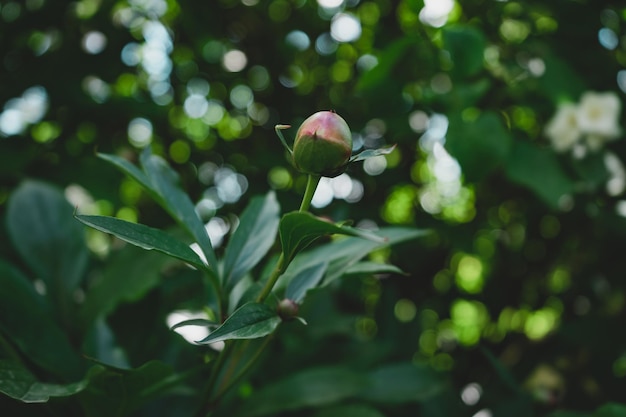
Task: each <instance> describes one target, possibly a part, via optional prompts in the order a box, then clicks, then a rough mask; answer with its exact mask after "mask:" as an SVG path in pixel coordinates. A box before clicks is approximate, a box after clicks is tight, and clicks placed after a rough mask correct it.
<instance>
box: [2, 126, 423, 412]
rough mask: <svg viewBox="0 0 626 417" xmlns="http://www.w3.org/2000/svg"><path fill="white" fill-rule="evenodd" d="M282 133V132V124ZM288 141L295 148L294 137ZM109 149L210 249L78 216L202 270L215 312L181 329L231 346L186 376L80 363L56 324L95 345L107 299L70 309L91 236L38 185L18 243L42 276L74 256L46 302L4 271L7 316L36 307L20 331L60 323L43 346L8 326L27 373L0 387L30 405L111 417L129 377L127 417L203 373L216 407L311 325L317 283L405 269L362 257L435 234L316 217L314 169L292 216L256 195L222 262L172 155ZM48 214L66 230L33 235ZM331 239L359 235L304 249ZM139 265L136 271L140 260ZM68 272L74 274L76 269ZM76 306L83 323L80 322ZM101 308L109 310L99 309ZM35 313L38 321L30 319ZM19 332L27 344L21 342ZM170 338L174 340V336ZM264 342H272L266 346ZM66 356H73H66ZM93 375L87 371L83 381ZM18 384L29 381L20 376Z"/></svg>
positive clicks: (19, 219)
mask: <svg viewBox="0 0 626 417" xmlns="http://www.w3.org/2000/svg"><path fill="white" fill-rule="evenodd" d="M277 132H280V130H279V129H277ZM280 136H281V140H282V141H283V143H285V145H286V142H285V141H284V138H283V137H282V135H280ZM322 139H323V138H322ZM314 151H315V150H314ZM388 151H389V150H385V149H383V150H378V151H367V152H366V153H364V154H360V155H357V156H355V157H353V158H351V161H356V160H361V159H365V158H367V157H369V156H371V155H379V154H382V153H385V152H388ZM99 156H100V157H101V158H102V159H104V160H106V161H108V162H110V163H112V164H113V165H115V166H116V167H117V168H119V169H120V170H121V171H122V172H124V173H125V174H126V175H128V176H130V177H131V178H132V179H134V180H135V181H137V182H138V183H139V184H141V185H142V186H143V188H144V189H145V190H146V191H147V193H148V194H149V195H150V196H151V197H152V198H153V199H154V200H155V201H156V202H157V203H158V204H159V205H161V207H162V208H163V209H165V211H166V212H168V213H169V214H170V215H171V216H172V218H173V219H174V220H175V221H176V223H177V224H178V226H179V228H180V230H181V231H184V232H185V234H186V235H187V237H188V242H189V243H191V242H193V243H196V244H197V246H198V247H199V251H198V252H195V251H194V250H193V249H192V248H191V247H190V244H189V243H186V242H185V241H184V240H182V239H180V238H179V237H175V236H174V235H173V234H172V233H169V232H166V231H163V230H159V229H156V228H152V227H149V226H146V225H142V224H137V223H132V222H128V221H125V220H121V219H118V218H114V217H107V216H94V215H84V214H80V213H75V215H74V217H75V218H76V219H77V220H79V221H80V222H82V223H83V224H85V225H87V226H90V227H91V228H94V229H97V230H100V231H102V232H106V233H109V234H112V235H114V236H116V237H117V238H119V239H121V240H122V241H125V242H128V243H130V244H132V245H134V246H138V247H140V248H142V249H146V250H153V251H156V252H160V253H162V254H165V255H168V256H169V257H171V258H174V259H176V260H177V261H179V262H182V263H184V264H186V265H187V266H188V267H190V268H193V270H194V271H195V272H198V273H199V274H200V279H202V280H203V285H202V287H203V288H205V289H206V293H205V294H203V295H202V297H201V299H203V300H206V303H205V305H204V311H205V312H206V318H203V319H193V320H186V321H182V322H179V323H177V324H176V325H175V326H173V329H177V328H180V327H182V326H203V327H206V328H207V329H209V334H208V336H207V337H205V338H204V339H202V340H198V341H197V343H198V344H200V345H211V346H213V347H215V346H216V345H215V344H216V343H218V342H225V344H224V345H223V348H222V349H208V351H207V353H206V354H207V356H206V360H207V364H206V365H202V366H199V367H196V368H194V369H187V370H186V371H184V372H181V373H175V372H173V371H172V369H171V368H169V367H168V366H167V365H165V364H164V363H162V362H160V361H151V362H148V363H145V364H144V365H142V366H140V367H139V368H136V369H122V368H120V367H119V363H116V362H112V363H107V360H106V358H103V359H98V360H96V359H92V360H91V362H92V366H91V367H90V366H89V361H85V360H83V359H82V358H80V356H79V354H78V351H77V350H76V348H75V346H72V343H71V341H65V339H64V338H63V337H62V336H63V331H62V330H60V329H59V330H56V329H57V327H55V326H56V325H57V324H58V325H59V326H60V327H61V328H63V329H65V330H68V329H73V328H75V331H74V332H73V333H72V334H71V335H73V336H74V337H75V338H76V339H78V340H81V339H82V340H83V342H82V345H83V346H84V343H85V340H87V339H88V338H87V336H86V334H87V333H88V330H89V329H90V328H92V326H94V322H95V326H96V328H97V327H98V321H97V319H98V318H99V317H101V316H102V314H104V313H105V311H103V310H104V309H103V308H98V307H94V306H93V304H90V301H91V300H93V299H96V300H97V297H95V298H92V297H90V295H89V293H88V294H87V295H86V297H85V298H86V301H87V302H86V303H82V304H81V303H74V305H72V307H71V308H68V307H66V305H67V304H68V303H67V302H66V298H67V297H69V296H70V295H71V293H72V291H73V290H74V289H75V288H76V287H77V286H78V284H79V283H80V282H81V277H83V276H84V274H85V264H86V255H87V252H86V249H85V247H84V244H83V243H82V241H81V239H82V234H81V231H80V230H79V229H77V228H76V224H74V223H70V224H68V219H70V217H69V215H68V214H69V213H68V209H69V207H68V204H67V202H65V201H64V199H63V198H62V196H60V195H59V193H58V192H57V191H55V190H54V189H50V188H49V187H47V186H44V185H41V184H39V185H34V184H30V183H27V184H26V185H25V186H24V187H23V188H22V190H21V192H18V193H16V194H15V195H14V196H13V198H12V201H11V204H10V206H9V208H10V210H9V225H10V229H11V231H12V234H13V237H14V241H15V243H16V246H17V248H18V250H19V251H20V253H21V254H22V255H23V258H24V259H25V260H26V261H27V262H28V263H29V264H30V265H31V266H32V268H33V270H35V271H37V272H40V273H42V274H44V273H46V272H49V271H52V269H51V268H50V265H53V264H54V263H55V262H56V261H57V260H58V259H57V258H56V256H58V255H59V253H64V254H65V256H64V257H63V258H62V259H61V261H63V260H66V262H65V263H62V264H61V266H62V267H63V268H59V270H58V271H54V272H56V274H55V275H54V276H53V277H50V278H48V277H47V275H46V274H44V275H42V278H43V279H45V280H46V281H45V283H46V288H47V289H48V294H47V296H48V297H47V299H46V300H45V306H44V305H43V304H44V300H40V298H41V296H39V295H38V294H37V293H36V292H35V291H34V289H33V286H32V284H30V283H28V281H27V279H25V278H24V277H22V276H21V275H20V273H19V272H18V271H17V270H16V269H14V268H13V267H12V266H10V265H8V264H7V265H5V264H2V267H3V269H5V271H4V272H5V274H3V279H4V280H5V281H6V283H5V288H7V289H8V292H5V293H4V295H5V296H4V297H3V298H4V300H3V301H6V303H4V304H3V305H4V307H5V309H4V310H3V317H8V315H9V314H11V313H15V312H16V311H17V310H19V308H18V306H17V305H16V304H15V303H16V302H19V303H23V304H24V305H26V306H29V307H28V309H29V310H30V313H31V314H30V315H29V316H25V317H22V318H21V319H20V320H18V323H19V325H20V326H23V325H24V324H28V325H29V326H32V327H33V328H38V324H39V323H38V320H39V319H37V318H36V317H37V315H42V316H44V317H45V319H46V320H50V323H48V322H46V326H47V333H46V334H45V335H48V336H49V337H47V338H46V340H45V341H46V347H45V348H43V347H42V345H41V344H38V343H37V341H36V340H37V337H41V335H38V336H35V335H34V334H32V333H20V331H19V327H16V328H15V329H14V328H11V327H10V325H11V322H10V321H8V320H3V321H2V322H1V324H3V326H4V327H3V329H4V330H5V332H6V334H7V336H8V337H9V338H8V340H7V339H3V346H4V347H5V348H6V349H7V351H9V352H10V353H11V352H12V356H13V358H12V359H13V360H7V361H3V362H2V363H3V366H4V368H3V369H2V372H4V375H9V374H11V375H18V378H17V379H15V378H12V379H14V381H13V382H12V383H4V384H2V385H0V389H2V391H3V392H5V393H6V394H8V395H9V396H11V397H13V398H16V399H19V400H22V401H24V402H45V401H47V400H48V399H49V398H50V397H55V396H73V395H78V397H79V398H83V399H87V400H85V401H84V402H83V406H84V409H85V412H86V413H87V414H88V415H102V412H101V411H97V409H96V408H95V407H96V406H97V404H99V402H100V401H101V400H97V398H98V392H97V391H98V390H102V392H105V393H109V394H111V393H114V392H115V390H117V389H119V387H118V385H117V384H116V383H114V384H111V385H110V382H111V380H118V382H120V383H121V384H122V386H124V387H126V388H125V389H128V390H129V391H128V392H127V397H128V398H127V399H126V400H125V401H124V403H123V406H121V408H118V410H117V412H116V413H117V414H116V415H125V414H127V412H130V411H132V410H133V409H135V408H137V407H138V406H139V405H140V404H141V403H142V402H144V401H146V400H148V399H151V398H154V396H158V395H160V394H161V393H163V392H165V391H168V390H170V389H172V388H173V387H176V386H178V385H179V384H181V383H183V382H184V381H186V380H188V379H189V378H192V377H194V376H196V375H197V374H198V373H201V374H202V375H204V377H203V378H201V382H200V388H199V389H197V390H196V393H197V395H198V397H197V398H196V400H194V401H193V402H194V403H198V404H199V410H200V411H199V412H198V414H199V415H206V414H210V413H211V412H212V411H213V410H214V409H215V408H216V407H218V406H219V403H220V400H221V399H222V398H223V397H224V396H225V395H226V394H227V393H228V392H229V390H231V389H232V387H233V386H235V385H237V383H239V382H240V381H241V379H242V378H243V377H244V376H246V375H247V373H248V371H249V370H250V368H251V367H252V366H253V365H254V364H255V361H256V360H257V359H258V357H259V356H260V355H261V353H262V352H263V350H264V349H265V348H266V346H267V344H268V343H269V342H270V340H271V335H272V334H273V333H274V332H275V331H276V329H277V328H278V327H279V326H280V325H281V323H283V322H285V321H291V320H292V319H294V318H298V319H299V321H300V322H304V320H303V319H302V318H299V317H297V310H298V306H299V305H300V304H302V303H303V302H304V301H305V299H306V297H307V293H308V292H309V291H310V290H312V289H314V288H318V287H324V286H328V285H331V284H333V282H334V281H336V280H337V279H339V278H340V277H341V276H343V275H344V274H346V273H350V271H360V273H363V272H365V273H367V274H376V273H383V272H384V273H389V272H393V273H401V271H400V270H399V269H398V268H395V267H393V266H391V265H387V264H379V263H372V262H369V261H363V258H364V257H365V256H366V255H367V254H368V253H370V252H372V251H374V250H377V249H380V248H382V247H385V246H387V245H390V244H394V243H398V242H402V241H405V240H408V239H414V238H417V237H419V236H422V235H423V234H424V231H422V230H418V229H414V228H387V229H381V230H378V231H376V232H373V231H367V230H362V229H358V228H353V227H350V226H347V225H346V224H345V222H343V223H338V224H336V223H332V222H330V221H328V220H326V219H321V218H318V217H316V216H314V215H313V214H311V213H309V212H308V208H309V206H310V202H311V199H312V198H313V194H314V191H315V188H316V186H317V184H318V183H319V179H320V175H319V174H315V173H309V174H308V175H309V180H308V183H307V189H306V192H305V194H304V197H303V200H302V203H301V206H300V209H299V210H298V211H294V212H289V213H286V214H284V215H282V217H281V216H280V206H279V203H278V201H277V199H276V196H275V194H274V192H270V193H267V194H266V195H264V196H259V197H254V198H252V199H251V201H250V203H249V205H248V207H247V208H246V209H245V210H244V212H243V213H242V214H241V216H240V218H239V225H238V227H237V229H236V231H235V232H234V233H233V234H232V236H231V237H230V240H229V242H228V245H227V246H226V248H225V250H224V253H223V256H221V257H218V256H217V255H216V253H215V251H214V250H213V247H212V245H211V241H210V238H209V235H208V233H207V231H206V228H205V226H204V224H203V223H202V221H201V220H200V218H199V217H198V216H197V214H196V212H195V209H194V206H193V204H192V203H191V199H190V197H189V196H188V195H187V194H186V193H185V192H184V191H183V190H182V189H181V188H180V186H179V184H178V177H177V174H176V172H175V171H173V170H172V169H171V168H170V167H169V165H168V164H167V163H166V162H165V160H163V159H162V158H161V157H159V156H157V155H154V154H152V153H151V151H150V149H149V148H147V149H146V150H144V151H143V152H142V154H141V157H140V166H141V167H140V168H138V167H136V166H135V165H132V164H131V163H130V162H128V161H127V160H125V159H123V158H121V157H118V156H115V155H105V154H101V155H99ZM328 156H329V155H327V154H325V155H309V156H308V158H309V160H312V159H315V158H316V157H318V158H319V157H323V158H326V157H328ZM346 160H347V159H346ZM345 164H346V162H341V165H342V166H343V165H345ZM33 188H34V189H33ZM42 194H43V195H42ZM46 194H49V195H46ZM41 198H45V199H49V200H52V202H53V203H54V204H55V207H57V206H58V208H59V209H58V213H57V212H56V211H54V212H50V211H47V212H46V209H45V206H46V205H45V204H44V205H37V204H34V205H32V206H31V204H30V203H32V202H36V201H37V200H38V199H41ZM48 203H50V202H48ZM29 206H31V210H35V212H34V213H33V212H29V211H28V210H25V208H27V207H29ZM37 210H40V212H38V211H37ZM43 213H45V214H47V215H54V216H55V219H53V221H51V222H50V227H53V228H54V229H55V230H54V231H46V230H41V231H40V233H38V234H30V235H28V234H26V233H24V232H25V227H26V226H24V225H26V224H27V223H28V222H33V221H43V222H46V218H45V216H43ZM59 221H60V222H61V223H59ZM46 224H47V222H46ZM43 229H45V227H44V228H43ZM43 233H48V234H49V235H53V236H56V235H61V236H62V237H63V238H60V239H57V240H52V241H51V240H50V239H45V238H44V237H43V236H42V234H43ZM68 233H69V234H71V239H70V238H68V236H67V235H65V236H64V234H68ZM277 234H278V235H279V238H280V239H279V240H280V251H279V253H278V254H277V255H276V256H277V258H276V256H274V255H273V251H272V249H273V248H274V247H276V245H275V240H276V235H277ZM330 235H345V236H348V237H347V238H344V239H332V240H329V241H327V242H325V243H324V244H321V245H315V249H314V250H309V251H308V252H306V251H305V249H307V248H309V247H310V246H312V245H314V243H315V242H317V241H318V240H319V239H320V238H321V237H323V236H330ZM42 242H43V245H44V246H45V249H46V250H48V251H51V253H48V252H41V253H33V249H35V248H36V246H37V245H41V244H42ZM69 243H71V246H70V247H69V249H73V252H71V251H66V252H63V249H62V248H61V247H62V246H63V245H68V244H69ZM33 255H35V256H33ZM44 255H46V256H44ZM48 255H49V256H48ZM264 259H265V260H266V266H265V267H263V268H261V269H260V270H259V269H256V268H255V267H257V265H258V264H259V263H261V261H263V260H264ZM45 262H48V263H49V264H48V265H46V263H45ZM271 265H273V267H272V266H271ZM128 267H129V268H130V262H129V265H128ZM179 268H180V267H179ZM183 268H184V266H183ZM66 269H69V270H70V271H71V272H73V273H72V274H68V273H66ZM267 271H269V272H267ZM255 275H256V276H255ZM69 304H72V303H69ZM96 304H97V302H96ZM37 305H41V307H40V308H39V310H38V309H34V308H33V307H32V306H37ZM48 307H53V308H58V309H59V312H58V315H57V314H55V316H54V317H56V318H57V320H54V319H53V317H48V316H47V315H46V313H45V310H46V308H48ZM77 310H78V314H77V315H78V317H79V320H78V321H77V320H74V319H73V317H74V313H76V311H77ZM94 310H97V311H99V312H98V313H92V311H94ZM27 319H28V320H30V322H28V323H27V322H26V320H27ZM42 320H43V319H42ZM101 325H102V324H101ZM49 333H50V334H49ZM20 336H22V337H26V339H24V340H22V339H21V338H20ZM53 336H54V337H53ZM28 337H30V338H28ZM171 337H175V336H174V335H173V334H172V335H171ZM255 339H262V340H261V341H260V342H257V341H256V340H255ZM61 341H63V343H61ZM32 349H40V350H42V349H45V350H46V351H48V352H52V353H55V354H56V355H57V356H54V357H50V358H47V357H46V356H45V355H44V353H43V352H41V351H34V352H33V351H32ZM31 353H32V355H31ZM61 354H64V355H65V356H67V357H60V356H58V355H61ZM22 356H25V357H26V358H30V359H33V361H34V362H35V363H34V364H32V365H37V366H38V367H41V369H42V370H45V371H50V372H52V373H53V374H54V372H53V371H55V370H57V371H58V372H57V373H56V376H58V377H61V378H60V379H59V380H60V381H65V382H69V383H65V384H59V383H56V382H55V383H51V384H48V383H44V382H41V381H39V380H38V378H37V377H35V376H34V374H31V372H30V371H29V370H28V369H32V367H31V366H30V365H31V364H27V363H24V362H23V361H22V360H21V358H22ZM42 358H43V359H42ZM68 358H69V359H68ZM70 359H71V360H70ZM86 370H87V373H86V376H84V377H82V379H81V376H82V374H83V373H84V372H85V371H86ZM15 381H18V382H19V383H14V382H15ZM70 381H71V382H70ZM76 381H78V382H76ZM104 409H105V410H106V409H108V407H105V408H104Z"/></svg>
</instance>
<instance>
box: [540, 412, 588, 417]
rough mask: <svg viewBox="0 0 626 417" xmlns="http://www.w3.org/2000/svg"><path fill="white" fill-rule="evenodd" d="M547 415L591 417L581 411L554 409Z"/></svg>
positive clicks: (551, 416) (553, 416)
mask: <svg viewBox="0 0 626 417" xmlns="http://www.w3.org/2000/svg"><path fill="white" fill-rule="evenodd" d="M548 417H592V415H591V414H590V413H586V412H583V411H555V412H554V413H550V414H548Z"/></svg>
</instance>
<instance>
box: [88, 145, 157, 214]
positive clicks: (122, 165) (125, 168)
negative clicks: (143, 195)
mask: <svg viewBox="0 0 626 417" xmlns="http://www.w3.org/2000/svg"><path fill="white" fill-rule="evenodd" d="M98 157H99V158H100V159H103V160H105V161H107V162H109V163H111V164H113V165H115V167H116V168H118V169H119V170H120V171H122V172H123V173H125V174H126V175H128V176H129V177H130V178H132V179H134V180H135V181H137V182H138V183H139V184H141V186H142V187H143V188H144V189H145V190H146V191H147V192H148V193H149V194H150V195H151V197H152V198H153V199H155V200H156V201H157V202H158V201H159V200H160V197H159V194H158V192H157V190H156V189H155V188H153V187H152V183H151V182H150V179H149V178H148V177H147V176H146V174H145V173H143V171H141V170H140V169H139V168H137V167H136V166H135V165H133V164H131V163H130V162H128V160H126V159H124V158H120V157H119V156H115V155H109V154H104V153H98Z"/></svg>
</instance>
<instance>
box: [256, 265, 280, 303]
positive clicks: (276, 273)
mask: <svg viewBox="0 0 626 417" xmlns="http://www.w3.org/2000/svg"><path fill="white" fill-rule="evenodd" d="M285 269H287V265H285V255H284V254H282V253H281V254H280V257H279V258H278V262H276V266H275V267H274V270H273V271H272V273H271V274H270V277H269V278H268V279H267V282H266V283H265V285H264V286H263V289H262V290H261V293H260V294H259V296H258V297H257V299H256V302H257V303H262V302H263V301H265V299H266V298H267V296H268V295H270V293H271V292H272V288H274V284H276V281H278V277H280V276H281V275H282V274H283V272H285Z"/></svg>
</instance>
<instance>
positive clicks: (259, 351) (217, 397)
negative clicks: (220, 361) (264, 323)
mask: <svg viewBox="0 0 626 417" xmlns="http://www.w3.org/2000/svg"><path fill="white" fill-rule="evenodd" d="M273 335H274V333H272V334H270V335H269V336H267V337H266V338H265V339H264V340H263V343H262V344H261V346H259V348H258V349H257V350H256V352H254V355H253V356H252V357H251V358H250V359H249V360H248V362H247V363H246V364H245V365H244V366H243V367H242V368H241V370H240V371H239V373H238V374H237V375H236V376H235V377H234V378H232V379H231V380H230V381H226V382H227V383H226V384H225V385H224V386H223V387H222V388H221V389H220V390H219V391H218V392H217V394H215V398H214V401H215V402H218V401H219V400H220V399H221V398H222V396H223V395H224V394H226V392H228V390H229V389H230V388H232V387H233V386H234V385H236V384H237V383H238V382H239V381H240V380H241V378H243V376H244V375H245V374H246V373H248V371H249V370H250V369H251V368H252V366H253V365H254V364H255V363H256V362H257V360H258V359H259V357H260V356H261V354H262V353H263V351H264V350H265V348H266V347H267V345H268V344H269V343H270V341H271V340H272V336H273Z"/></svg>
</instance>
